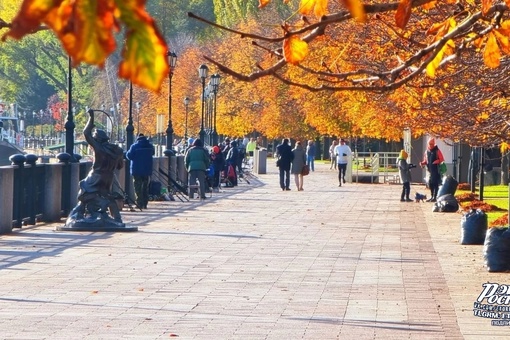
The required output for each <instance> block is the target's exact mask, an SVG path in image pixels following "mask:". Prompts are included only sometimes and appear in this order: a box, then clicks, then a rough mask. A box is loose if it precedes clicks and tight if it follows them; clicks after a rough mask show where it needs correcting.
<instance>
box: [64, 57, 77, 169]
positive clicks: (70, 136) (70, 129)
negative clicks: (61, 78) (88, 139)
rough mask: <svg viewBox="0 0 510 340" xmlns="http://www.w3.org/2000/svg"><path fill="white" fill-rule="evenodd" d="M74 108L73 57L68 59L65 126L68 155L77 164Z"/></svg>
mask: <svg viewBox="0 0 510 340" xmlns="http://www.w3.org/2000/svg"><path fill="white" fill-rule="evenodd" d="M72 107H73V78H72V60H71V57H68V58H67V121H66V124H65V129H66V153H68V154H69V155H70V156H71V158H70V161H71V162H75V161H76V159H75V157H74V128H75V127H76V125H75V124H74V113H73V111H72V109H71V108H72Z"/></svg>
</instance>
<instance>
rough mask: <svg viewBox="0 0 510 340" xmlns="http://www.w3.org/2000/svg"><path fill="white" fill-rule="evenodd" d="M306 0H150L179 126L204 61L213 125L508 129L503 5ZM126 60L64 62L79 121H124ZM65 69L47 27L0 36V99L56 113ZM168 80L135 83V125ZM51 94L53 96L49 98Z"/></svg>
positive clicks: (196, 99) (352, 131)
mask: <svg viewBox="0 0 510 340" xmlns="http://www.w3.org/2000/svg"><path fill="white" fill-rule="evenodd" d="M305 2H306V1H305ZM309 2H310V3H312V4H313V5H314V6H315V7H314V6H311V12H310V9H309V8H308V7H310V6H301V7H300V5H303V1H301V2H299V1H290V2H289V4H284V3H283V2H275V1H273V2H269V1H265V2H264V4H265V3H269V4H268V5H267V7H265V8H264V9H263V10H258V9H257V8H256V5H257V1H249V2H248V4H246V1H241V0H236V1H228V2H227V1H221V0H214V1H205V0H204V1H191V2H189V3H178V2H168V1H163V0H160V1H152V2H150V4H149V5H147V6H148V8H147V10H148V11H149V12H150V13H151V14H152V15H153V17H154V18H155V21H156V23H157V26H158V27H159V29H160V31H161V34H162V35H163V36H165V37H167V39H166V40H167V43H168V44H169V46H170V50H171V51H174V52H175V53H176V54H177V55H178V61H177V66H176V67H175V69H174V70H173V77H172V98H173V105H172V108H173V110H172V122H173V128H174V131H175V132H174V133H175V134H176V135H177V136H183V135H184V129H185V128H186V126H185V113H186V110H185V107H184V104H183V99H184V98H185V97H188V98H190V105H189V110H188V125H187V129H188V131H189V133H188V134H189V135H196V134H198V131H199V129H200V121H201V109H202V102H201V95H202V86H201V80H200V78H199V77H198V67H199V65H200V64H202V63H206V64H207V65H208V66H209V68H210V74H213V73H219V74H220V75H221V76H222V79H221V85H220V89H219V92H218V97H217V99H218V100H217V113H218V116H217V130H218V132H219V133H220V134H224V135H234V136H241V135H246V134H250V133H252V132H254V131H257V132H258V133H260V134H262V135H265V136H267V137H268V138H277V137H280V136H290V137H293V138H296V139H304V138H306V139H309V138H314V137H317V136H321V135H330V136H363V137H371V138H381V139H386V140H400V138H401V136H402V131H403V129H404V128H411V131H412V133H413V134H414V135H415V136H417V135H421V134H423V133H427V132H429V133H432V134H435V135H437V136H439V137H444V138H450V139H453V140H455V141H462V142H468V143H469V144H472V145H492V144H503V145H505V143H506V142H507V141H508V140H509V138H508V126H509V123H507V121H508V119H507V116H508V108H507V99H506V98H507V97H506V95H507V93H508V89H507V87H508V81H507V77H508V67H509V61H508V57H507V55H506V54H505V53H507V52H508V51H510V45H509V43H508V38H509V35H510V34H509V32H510V30H509V29H507V27H508V26H509V24H507V22H508V21H507V17H508V7H507V5H506V4H503V3H495V4H489V3H488V2H485V1H484V2H483V3H482V4H479V3H474V2H471V1H456V2H451V1H445V2H435V1H427V0H420V1H406V0H402V1H400V2H395V3H387V2H380V3H378V2H377V1H371V2H370V3H367V4H364V5H363V4H361V3H358V2H354V1H344V2H343V3H344V5H345V4H346V5H347V7H348V8H349V9H350V11H349V10H347V9H345V7H344V5H341V4H339V3H333V2H328V1H326V0H309ZM20 3H21V1H20V0H4V1H2V3H1V4H0V18H1V19H3V20H4V22H9V20H10V19H12V18H13V17H14V12H15V11H14V10H13V9H15V8H19V4H20ZM261 3H262V2H261ZM304 7H306V8H304ZM324 8H326V9H327V11H323V9H324ZM305 10H308V11H309V12H306V11H305ZM299 11H301V13H300V15H299V16H297V15H295V14H296V13H299ZM304 11H305V12H304ZM186 12H189V13H188V14H187V15H186ZM208 13H214V15H211V14H208ZM314 14H315V15H317V16H314ZM282 22H283V24H282ZM213 23H214V24H213ZM119 39H120V38H119ZM121 59H122V57H121V56H120V54H118V53H114V54H112V55H111V56H110V57H109V58H108V59H107V60H106V63H105V68H104V69H103V70H100V69H97V68H95V67H91V66H87V65H79V66H77V67H76V68H74V69H73V80H74V82H73V84H74V88H73V98H74V101H75V102H76V106H77V107H79V108H81V110H78V113H79V114H78V116H77V121H78V127H77V129H78V130H80V128H81V126H80V122H81V120H83V117H81V116H80V115H83V114H84V110H83V108H84V107H85V106H89V107H93V108H101V107H102V106H103V105H104V107H106V111H109V108H110V107H114V106H115V105H116V104H117V103H120V104H121V107H123V108H124V110H123V116H122V119H123V121H122V125H124V126H125V124H126V119H127V114H126V113H127V111H126V110H127V108H128V107H129V100H130V99H129V91H128V83H127V82H125V81H119V80H118V79H117V77H116V72H117V71H116V69H117V68H118V65H119V63H120V62H121ZM66 79H67V58H66V55H65V54H64V53H63V52H62V49H61V47H60V45H59V42H58V40H56V39H55V37H54V36H53V35H52V34H51V33H50V32H49V31H40V32H38V33H37V34H34V35H31V36H28V37H25V38H24V39H23V40H21V41H16V42H13V41H7V42H5V43H3V44H2V52H1V54H0V98H3V99H4V100H7V101H16V102H17V103H20V106H21V107H26V111H29V112H31V111H32V110H39V109H40V108H41V105H44V107H45V108H46V109H47V111H48V112H52V113H53V116H54V117H56V118H57V120H58V114H59V112H60V111H61V110H60V108H62V107H63V106H65V105H66V104H65V103H66V95H67V85H66ZM168 91H169V86H168V82H164V83H163V85H162V87H161V89H160V91H159V92H153V91H150V90H145V89H143V88H140V87H136V86H135V88H134V92H133V93H134V95H133V100H132V101H133V102H140V103H141V109H140V112H141V115H140V130H141V131H142V132H145V133H147V134H155V133H156V126H157V124H156V119H157V115H158V114H163V115H165V117H166V116H167V115H168V97H169V92H168ZM55 93H56V94H57V96H58V98H59V100H57V101H55V100H52V101H51V102H48V98H50V97H51V95H52V94H55ZM65 107H66V106H65ZM66 108H67V107H66ZM57 111H58V112H57ZM134 114H135V119H137V117H136V113H134Z"/></svg>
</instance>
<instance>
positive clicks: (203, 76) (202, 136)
mask: <svg viewBox="0 0 510 340" xmlns="http://www.w3.org/2000/svg"><path fill="white" fill-rule="evenodd" d="M208 71H209V68H208V67H207V65H205V64H202V65H200V67H199V68H198V76H199V77H200V79H202V120H201V123H200V132H199V136H200V139H201V140H202V142H203V141H204V139H205V131H204V109H205V79H206V78H207V72H208Z"/></svg>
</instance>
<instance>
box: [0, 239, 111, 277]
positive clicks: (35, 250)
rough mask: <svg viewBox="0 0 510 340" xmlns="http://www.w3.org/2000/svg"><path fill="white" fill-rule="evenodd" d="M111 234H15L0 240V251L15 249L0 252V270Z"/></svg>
mask: <svg viewBox="0 0 510 340" xmlns="http://www.w3.org/2000/svg"><path fill="white" fill-rule="evenodd" d="M111 234H112V233H104V232H101V233H90V234H88V235H84V234H83V233H80V234H68V233H67V234H59V233H53V232H52V233H51V234H50V233H48V234H43V233H41V234H34V233H30V234H24V233H23V232H22V231H20V232H17V233H16V237H17V238H21V240H20V239H13V238H12V237H7V238H5V239H0V249H7V248H12V247H16V249H14V250H1V251H0V270H2V269H6V268H9V267H11V266H14V265H18V264H20V263H24V262H29V261H34V260H37V259H40V258H44V257H48V256H57V255H59V254H61V253H62V252H63V251H65V250H66V249H69V248H72V247H78V246H79V247H82V246H84V245H87V244H88V243H90V242H91V241H94V240H97V239H106V238H110V237H111Z"/></svg>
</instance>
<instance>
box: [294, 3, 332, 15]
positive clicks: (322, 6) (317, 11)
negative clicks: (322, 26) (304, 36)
mask: <svg viewBox="0 0 510 340" xmlns="http://www.w3.org/2000/svg"><path fill="white" fill-rule="evenodd" d="M312 11H313V14H314V15H315V16H316V17H318V18H320V17H322V16H323V15H325V14H326V13H327V12H328V0H301V2H300V3H299V13H301V14H303V15H308V14H310V13H312Z"/></svg>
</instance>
